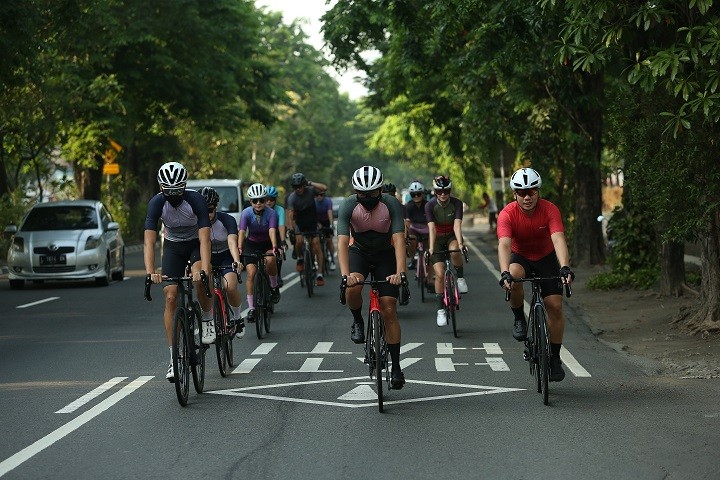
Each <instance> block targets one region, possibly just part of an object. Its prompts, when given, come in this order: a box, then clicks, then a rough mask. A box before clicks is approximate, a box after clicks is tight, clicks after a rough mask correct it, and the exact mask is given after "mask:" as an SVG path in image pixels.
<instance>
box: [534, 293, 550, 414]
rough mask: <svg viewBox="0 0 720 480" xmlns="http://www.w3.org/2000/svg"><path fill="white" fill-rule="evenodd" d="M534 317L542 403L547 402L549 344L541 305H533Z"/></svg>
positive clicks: (545, 317) (545, 318)
mask: <svg viewBox="0 0 720 480" xmlns="http://www.w3.org/2000/svg"><path fill="white" fill-rule="evenodd" d="M535 318H536V319H537V325H538V332H539V335H538V336H539V337H540V338H539V341H538V348H539V352H538V354H539V357H540V363H539V367H540V368H539V369H538V370H539V372H540V390H539V391H540V392H541V393H542V396H543V404H545V405H547V404H548V396H549V391H548V382H549V377H550V344H549V342H548V330H547V316H546V315H545V309H544V308H542V306H541V305H538V306H536V307H535Z"/></svg>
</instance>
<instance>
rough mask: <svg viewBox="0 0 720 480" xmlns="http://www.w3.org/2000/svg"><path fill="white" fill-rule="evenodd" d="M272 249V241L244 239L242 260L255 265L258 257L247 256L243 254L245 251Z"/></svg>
mask: <svg viewBox="0 0 720 480" xmlns="http://www.w3.org/2000/svg"><path fill="white" fill-rule="evenodd" d="M270 251H272V242H271V241H270V240H268V241H267V242H251V241H250V240H245V246H244V247H243V257H242V261H243V264H245V265H257V264H258V259H257V257H254V256H252V257H248V256H246V255H245V254H246V253H255V254H260V253H267V252H270Z"/></svg>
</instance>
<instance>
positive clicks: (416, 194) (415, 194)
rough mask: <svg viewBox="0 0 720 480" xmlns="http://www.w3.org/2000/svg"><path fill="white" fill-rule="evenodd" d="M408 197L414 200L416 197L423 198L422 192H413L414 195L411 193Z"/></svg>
mask: <svg viewBox="0 0 720 480" xmlns="http://www.w3.org/2000/svg"><path fill="white" fill-rule="evenodd" d="M410 196H411V197H415V198H417V197H422V196H423V193H422V192H415V193H411V194H410Z"/></svg>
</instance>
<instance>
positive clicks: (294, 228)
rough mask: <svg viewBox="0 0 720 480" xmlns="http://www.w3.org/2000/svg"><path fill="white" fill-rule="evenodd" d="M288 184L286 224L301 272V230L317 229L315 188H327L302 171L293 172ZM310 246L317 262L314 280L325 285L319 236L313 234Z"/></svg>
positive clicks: (302, 266)
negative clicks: (290, 191)
mask: <svg viewBox="0 0 720 480" xmlns="http://www.w3.org/2000/svg"><path fill="white" fill-rule="evenodd" d="M290 186H291V187H292V189H293V192H292V193H291V194H290V195H289V196H288V199H287V218H288V220H287V225H288V228H289V229H290V241H291V242H292V241H293V238H294V244H295V250H294V251H295V256H296V257H297V265H296V269H297V271H298V272H302V271H303V269H304V267H305V266H304V265H303V258H302V254H301V253H300V252H302V251H303V248H304V246H305V239H304V237H303V235H302V232H315V231H317V213H316V210H315V189H319V190H327V185H325V184H322V183H317V182H310V181H308V179H307V178H305V175H303V174H302V173H299V172H298V173H294V174H293V176H292V177H291V178H290ZM311 248H312V250H313V252H315V258H316V259H317V262H318V273H317V277H316V282H317V285H318V286H320V287H321V286H323V285H325V279H324V278H323V276H322V271H323V267H324V266H325V264H324V263H323V262H324V261H325V260H324V259H323V255H322V249H321V248H320V238H319V237H318V236H314V237H313V238H312V242H311Z"/></svg>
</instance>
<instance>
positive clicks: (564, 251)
mask: <svg viewBox="0 0 720 480" xmlns="http://www.w3.org/2000/svg"><path fill="white" fill-rule="evenodd" d="M550 239H551V240H552V242H553V246H554V247H555V255H557V259H558V262H560V266H561V267H566V266H569V265H570V251H569V250H568V246H567V241H566V240H565V233H564V232H555V233H553V234H552V235H550ZM567 280H568V283H571V282H572V277H571V276H568V279H567Z"/></svg>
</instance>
